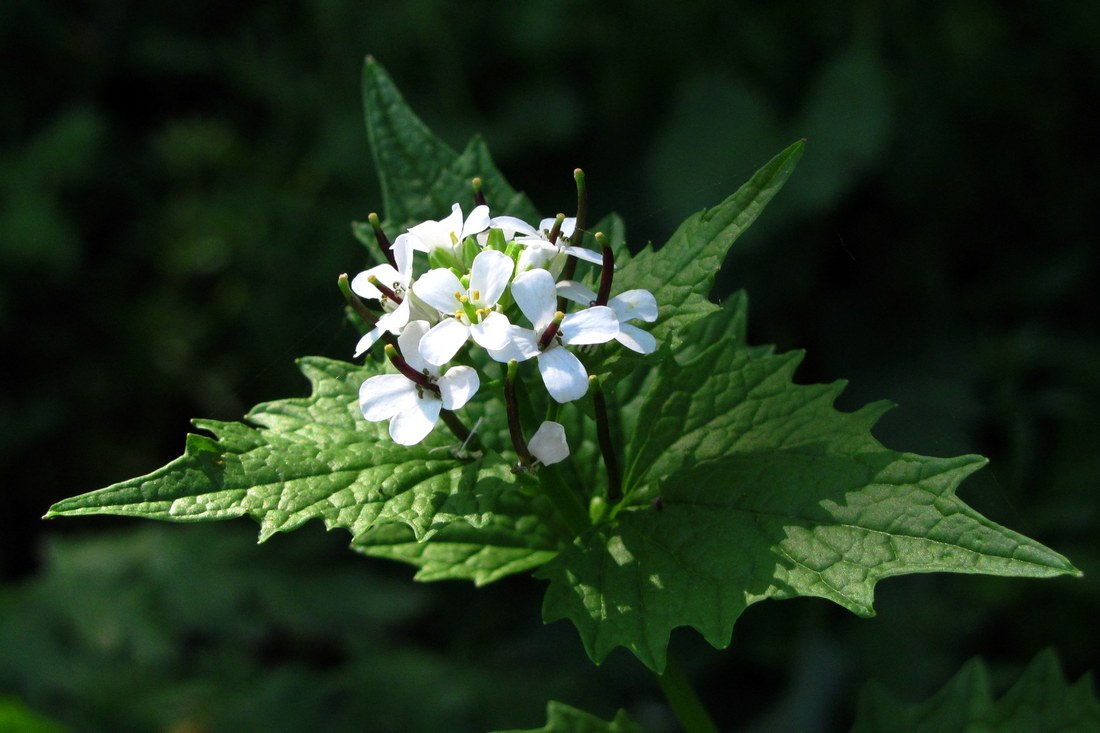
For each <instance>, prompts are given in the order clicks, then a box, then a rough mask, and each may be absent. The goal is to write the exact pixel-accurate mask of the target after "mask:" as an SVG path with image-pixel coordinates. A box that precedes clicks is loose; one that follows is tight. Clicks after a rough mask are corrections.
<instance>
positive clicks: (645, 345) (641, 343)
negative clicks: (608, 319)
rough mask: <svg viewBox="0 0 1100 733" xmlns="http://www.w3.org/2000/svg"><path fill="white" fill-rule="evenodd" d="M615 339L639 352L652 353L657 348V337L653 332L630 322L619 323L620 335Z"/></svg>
mask: <svg viewBox="0 0 1100 733" xmlns="http://www.w3.org/2000/svg"><path fill="white" fill-rule="evenodd" d="M615 340H616V341H618V342H619V343H620V344H622V345H623V346H625V347H626V348H628V349H630V350H632V351H637V352H638V353H639V354H652V353H653V352H654V351H656V350H657V339H655V338H653V334H651V333H649V332H648V331H643V330H642V329H640V328H638V327H637V326H631V325H630V324H629V323H620V324H619V335H618V336H616V337H615Z"/></svg>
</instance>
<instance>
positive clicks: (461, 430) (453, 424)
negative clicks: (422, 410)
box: [439, 410, 470, 444]
mask: <svg viewBox="0 0 1100 733" xmlns="http://www.w3.org/2000/svg"><path fill="white" fill-rule="evenodd" d="M439 419H441V420H442V421H443V424H444V425H446V426H447V429H448V430H450V431H451V432H452V433H453V434H454V436H455V437H456V438H458V439H459V440H461V441H462V442H463V444H466V443H468V442H469V440H470V429H469V428H467V427H466V425H465V424H464V423H463V422H462V420H461V419H459V417H458V415H456V414H454V413H453V412H451V411H450V410H440V411H439Z"/></svg>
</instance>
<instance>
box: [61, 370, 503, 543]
mask: <svg viewBox="0 0 1100 733" xmlns="http://www.w3.org/2000/svg"><path fill="white" fill-rule="evenodd" d="M300 364H301V368H302V371H303V372H304V373H305V375H306V376H307V377H308V378H309V380H310V382H311V383H312V385H313V392H312V394H311V395H310V396H309V397H307V398H301V399H289V400H281V401H277V402H269V403H265V404H262V405H259V406H257V407H256V408H255V409H254V410H253V411H252V412H251V413H249V415H248V420H249V421H251V422H252V423H254V424H255V425H257V426H259V427H258V428H257V427H252V426H250V425H246V424H243V423H223V422H217V421H213V420H197V421H195V424H196V425H197V426H198V427H201V428H205V429H207V430H210V431H211V432H213V433H214V434H215V436H216V439H212V438H210V437H207V436H204V435H189V436H188V437H187V447H186V450H185V452H184V455H183V456H182V457H180V458H178V459H176V460H175V461H173V462H172V463H169V464H168V465H167V466H165V467H163V468H161V469H160V470H158V471H154V472H153V473H151V474H149V475H147V476H142V477H139V478H136V479H131V480H129V481H124V482H122V483H118V484H115V485H114V486H110V487H108V488H106V489H101V490H99V491H93V492H91V493H88V494H83V495H81V496H77V497H74V498H71V499H66V500H64V501H62V502H59V503H57V504H55V505H54V506H53V507H51V508H50V511H49V513H48V514H47V515H46V516H47V517H58V516H74V515H83V514H117V515H127V516H139V517H145V518H148V519H163V520H170V521H178V522H188V521H192V522H193V521H212V520H219V519H230V518H233V517H240V516H251V517H252V518H254V519H256V520H257V521H258V522H259V523H260V527H261V529H260V539H261V541H262V540H265V539H267V538H269V537H271V536H272V535H273V534H274V533H275V532H287V531H290V530H293V529H296V528H297V527H299V526H301V525H302V524H303V523H305V522H306V521H308V520H310V519H321V520H322V521H323V522H324V523H325V526H326V527H328V528H329V529H333V528H337V527H339V528H343V529H347V530H348V531H350V532H351V533H352V534H353V535H361V534H363V533H364V532H366V531H367V530H369V529H371V528H373V527H376V526H380V525H385V524H390V523H398V524H403V525H405V526H408V527H409V528H410V530H411V531H412V532H413V534H414V536H415V537H416V538H417V539H419V540H423V539H425V538H427V537H430V536H431V535H432V534H434V533H435V532H437V531H438V530H439V529H441V528H442V527H444V526H446V525H447V524H450V523H451V522H455V521H459V520H461V521H464V522H466V523H467V524H470V525H472V526H480V525H483V524H484V523H485V522H487V521H488V520H489V518H490V516H491V515H490V511H491V508H492V504H493V502H494V501H495V499H496V497H497V496H498V495H500V494H501V493H502V492H503V491H506V490H509V489H511V488H513V487H514V485H515V477H514V476H513V475H512V474H511V472H510V471H509V470H508V467H507V465H506V464H505V463H504V461H503V460H502V459H501V458H500V457H499V456H497V455H496V454H489V455H488V456H487V457H485V458H484V459H480V460H475V461H468V462H460V461H458V460H455V459H452V458H450V457H448V456H447V453H446V451H440V450H438V449H439V448H442V447H445V446H447V445H448V444H450V443H452V442H453V440H449V439H448V438H449V436H448V435H446V431H445V430H443V429H442V428H440V429H438V430H436V431H435V432H434V433H433V434H432V435H431V436H429V438H428V439H427V440H425V441H424V442H423V443H421V444H419V445H416V446H412V447H404V446H399V445H397V444H396V443H394V442H393V441H392V440H391V439H390V438H389V435H388V433H387V431H386V425H385V423H370V422H367V421H366V420H363V419H362V416H361V415H360V414H359V407H358V389H359V385H360V384H361V383H362V382H363V380H364V379H366V378H367V377H369V376H371V375H373V374H375V373H377V372H378V370H379V369H380V367H378V366H375V365H373V364H370V363H368V365H367V366H363V367H358V366H355V365H353V364H347V363H344V362H339V361H333V360H330V359H323V358H319V357H312V358H307V359H303V360H302V361H301V362H300Z"/></svg>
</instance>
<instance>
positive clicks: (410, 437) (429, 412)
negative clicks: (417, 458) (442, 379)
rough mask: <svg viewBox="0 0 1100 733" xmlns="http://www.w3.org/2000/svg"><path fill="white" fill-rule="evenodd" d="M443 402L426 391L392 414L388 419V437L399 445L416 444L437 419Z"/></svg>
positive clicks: (424, 436) (433, 425)
mask: <svg viewBox="0 0 1100 733" xmlns="http://www.w3.org/2000/svg"><path fill="white" fill-rule="evenodd" d="M441 407H443V403H442V402H440V401H439V398H438V397H436V396H435V395H433V394H430V393H427V394H425V395H424V398H423V399H420V398H417V399H416V404H414V405H412V406H410V407H409V409H407V410H403V411H401V412H399V413H398V414H396V415H394V416H393V419H392V420H390V437H391V438H393V442H395V443H398V444H399V445H416V444H417V443H419V442H420V441H422V440H424V438H426V437H427V435H428V433H430V432H432V428H433V427H435V421H436V420H438V419H439V408H441Z"/></svg>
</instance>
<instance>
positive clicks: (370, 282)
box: [351, 204, 657, 463]
mask: <svg viewBox="0 0 1100 733" xmlns="http://www.w3.org/2000/svg"><path fill="white" fill-rule="evenodd" d="M555 225H556V226H555ZM575 226H576V221H575V220H574V219H561V217H559V218H558V219H557V220H555V219H544V220H542V221H541V222H540V223H539V226H538V227H537V228H536V227H534V226H531V225H530V224H528V223H526V222H524V221H522V220H520V219H517V218H515V217H509V216H500V217H495V218H492V217H490V215H489V208H488V207H487V206H484V205H482V206H477V207H476V208H475V209H474V210H473V211H472V212H471V213H470V215H469V216H467V217H465V218H463V215H462V209H461V207H460V206H459V204H454V205H453V207H452V210H451V215H450V216H448V217H447V218H445V219H443V220H441V221H426V222H423V223H421V224H417V225H416V226H414V227H411V228H410V229H409V230H408V231H407V232H404V233H402V234H401V235H400V236H398V237H397V239H396V240H395V241H394V242H393V244H392V245H391V247H390V249H391V252H392V255H393V257H392V262H393V263H394V264H382V265H378V266H376V267H372V268H370V269H369V270H366V271H364V272H361V273H359V274H358V275H356V276H355V278H354V279H353V280H352V282H351V289H352V291H353V292H354V293H355V294H356V295H358V296H359V297H361V298H363V299H366V300H372V301H378V303H379V305H380V307H381V310H382V315H381V316H380V317H379V318H378V320H377V323H376V324H375V326H374V327H373V328H372V329H371V330H370V331H369V332H368V333H367V334H366V335H364V336H363V337H362V339H360V341H359V343H358V345H357V346H356V349H355V355H356V356H359V355H361V354H363V353H365V352H366V351H368V350H369V349H370V348H371V347H372V346H374V344H375V343H376V342H378V341H379V340H387V341H389V342H391V343H392V342H394V341H395V338H394V337H396V347H397V348H396V352H395V353H394V354H392V355H391V359H392V360H393V361H394V364H395V365H397V366H398V371H399V372H401V373H399V374H386V375H380V376H375V377H371V378H370V379H368V380H366V381H365V382H364V383H363V385H362V387H361V388H360V390H359V404H360V407H361V409H362V411H363V415H364V417H366V419H367V420H372V421H380V420H389V421H390V425H389V432H390V436H391V437H392V438H393V439H394V441H396V442H397V443H400V444H402V445H413V444H416V443H419V442H420V441H421V440H423V439H424V437H425V436H427V435H428V433H429V432H431V430H432V427H433V426H434V425H435V423H436V422H437V421H438V419H439V417H440V411H441V409H447V410H456V409H459V408H461V407H462V406H463V405H465V404H466V403H467V402H468V401H469V400H470V398H472V397H473V396H474V394H475V393H476V392H477V390H478V388H479V386H480V379H479V377H478V374H477V371H476V369H474V368H473V367H470V366H451V367H450V368H448V369H446V371H445V372H444V371H442V368H443V367H444V366H445V365H447V364H448V363H449V362H450V361H452V360H453V359H454V358H455V357H456V355H458V353H459V351H460V350H461V349H462V348H463V346H464V345H466V344H467V343H468V342H469V341H471V340H472V341H473V342H474V344H476V345H477V346H478V347H480V348H481V349H484V350H485V352H486V353H487V354H488V356H489V357H490V358H491V359H492V360H494V361H497V362H502V363H506V362H509V361H511V360H513V359H514V360H516V361H519V362H522V361H526V360H528V359H535V360H536V361H537V363H538V370H539V373H540V374H541V376H542V381H543V384H544V385H545V386H546V389H547V391H548V392H549V393H550V396H551V397H552V398H553V399H554V400H556V401H557V402H560V403H563V402H569V401H572V400H576V399H578V398H580V397H582V396H584V394H585V393H586V392H587V391H588V373H587V371H586V370H585V368H584V365H583V364H582V363H581V361H580V359H578V358H577V356H576V355H575V354H574V353H573V352H572V351H571V350H570V349H569V348H567V347H570V346H583V345H588V344H601V343H606V342H608V341H612V340H617V341H618V342H619V343H621V344H622V345H624V346H626V347H627V348H629V349H633V350H634V351H637V352H639V353H643V354H648V353H651V352H652V351H654V350H655V349H656V346H657V345H656V341H655V340H654V338H653V337H652V336H651V335H650V334H649V333H647V332H646V331H643V330H642V329H640V328H638V327H637V326H634V325H632V324H630V323H628V321H631V320H641V321H647V322H652V321H655V320H656V319H657V303H656V300H655V299H654V297H653V295H652V294H651V293H649V292H648V291H645V290H630V291H627V292H625V293H620V294H618V295H616V296H615V297H613V298H610V299H608V300H607V303H606V304H605V305H595V302H596V300H597V295H596V293H594V292H592V291H591V290H590V289H588V288H587V287H585V286H584V285H582V284H581V283H579V282H576V281H570V280H563V281H561V282H557V281H556V280H557V278H558V277H559V276H560V273H561V272H562V269H563V266H564V263H565V260H566V258H568V257H576V258H578V259H580V260H583V261H586V262H590V263H594V264H598V265H599V264H602V262H603V256H602V255H601V254H600V253H598V252H594V251H592V250H588V249H583V248H581V247H575V246H572V245H571V244H570V239H571V236H572V234H573V231H574V228H575ZM416 252H422V253H425V254H426V255H427V261H428V263H429V269H427V270H426V271H425V272H423V273H422V274H420V275H416V273H415V272H414V253H416ZM559 296H560V297H563V298H565V299H568V300H570V301H573V302H575V303H578V304H579V306H580V307H579V308H578V309H575V310H573V311H572V312H570V313H564V314H563V313H561V312H560V311H558V308H557V302H558V297H559ZM523 319H525V321H526V322H524V320H523ZM389 348H390V347H387V350H389ZM467 361H469V360H467ZM529 449H530V451H531V453H532V454H533V455H534V456H535V457H536V458H538V459H539V460H540V461H542V462H543V463H554V462H557V461H560V460H563V459H564V458H565V457H566V456H567V455H568V447H567V446H566V443H565V435H564V430H563V429H562V428H561V426H560V425H558V424H557V423H551V422H548V423H543V425H542V426H540V428H539V430H538V431H536V433H535V435H534V436H533V437H532V440H531V443H530V445H529Z"/></svg>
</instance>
